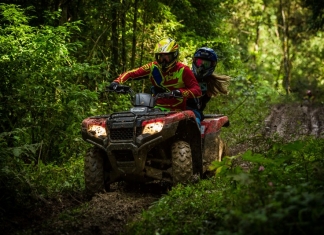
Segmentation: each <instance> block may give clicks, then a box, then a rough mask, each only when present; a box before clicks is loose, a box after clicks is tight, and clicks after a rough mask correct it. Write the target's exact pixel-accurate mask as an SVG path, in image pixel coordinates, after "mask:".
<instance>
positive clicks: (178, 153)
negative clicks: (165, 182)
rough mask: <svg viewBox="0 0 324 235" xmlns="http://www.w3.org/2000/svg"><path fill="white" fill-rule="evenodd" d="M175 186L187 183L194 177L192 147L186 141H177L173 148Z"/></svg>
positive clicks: (173, 178)
mask: <svg viewBox="0 0 324 235" xmlns="http://www.w3.org/2000/svg"><path fill="white" fill-rule="evenodd" d="M171 154H172V180H173V185H176V184H178V183H186V182H188V181H190V180H191V179H192V177H193V166H192V155H191V148H190V145H189V144H188V143H187V142H185V141H176V142H174V143H173V144H172V146H171Z"/></svg>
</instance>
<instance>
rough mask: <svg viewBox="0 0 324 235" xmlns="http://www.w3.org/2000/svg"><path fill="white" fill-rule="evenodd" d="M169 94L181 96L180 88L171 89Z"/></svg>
mask: <svg viewBox="0 0 324 235" xmlns="http://www.w3.org/2000/svg"><path fill="white" fill-rule="evenodd" d="M171 95H172V96H173V97H182V94H181V91H180V90H173V91H171Z"/></svg>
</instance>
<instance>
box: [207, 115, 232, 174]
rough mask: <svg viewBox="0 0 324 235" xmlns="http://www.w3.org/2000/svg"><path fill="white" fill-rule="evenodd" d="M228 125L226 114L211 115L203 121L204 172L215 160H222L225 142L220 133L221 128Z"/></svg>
mask: <svg viewBox="0 0 324 235" xmlns="http://www.w3.org/2000/svg"><path fill="white" fill-rule="evenodd" d="M228 125H229V120H228V117H227V116H224V115H209V116H207V118H205V120H204V121H202V122H201V136H202V139H203V146H204V148H203V149H204V150H203V171H204V172H206V171H208V170H209V166H210V164H211V163H212V162H213V161H221V157H222V151H223V148H224V142H223V141H222V140H221V138H220V136H219V135H220V130H221V128H222V127H223V126H228Z"/></svg>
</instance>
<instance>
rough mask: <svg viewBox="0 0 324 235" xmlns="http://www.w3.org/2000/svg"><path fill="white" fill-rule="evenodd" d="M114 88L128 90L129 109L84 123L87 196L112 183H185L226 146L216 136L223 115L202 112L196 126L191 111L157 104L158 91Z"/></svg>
mask: <svg viewBox="0 0 324 235" xmlns="http://www.w3.org/2000/svg"><path fill="white" fill-rule="evenodd" d="M114 91H115V92H118V93H123V94H130V96H131V97H132V100H133V102H132V104H133V107H132V108H131V109H130V110H129V111H124V112H116V113H112V114H107V115H100V116H93V117H89V118H86V119H85V120H83V122H82V129H81V130H82V138H83V139H84V140H85V141H87V142H89V143H91V144H93V145H94V146H93V147H92V148H90V149H89V150H88V152H87V154H86V156H85V164H84V176H85V185H86V191H87V193H88V194H89V195H94V194H95V193H97V192H100V191H103V190H104V189H105V190H109V186H110V184H111V183H113V182H118V181H133V182H143V183H144V182H152V181H154V180H161V181H163V182H169V183H171V184H172V185H175V184H177V183H185V182H187V181H190V180H192V179H194V178H197V176H198V177H199V178H200V177H203V176H204V175H205V174H206V172H208V166H209V164H210V163H211V162H212V161H215V160H218V161H220V160H221V158H222V156H223V155H224V151H225V149H226V147H225V144H224V143H223V141H222V140H221V139H220V138H219V134H220V130H221V127H222V126H228V125H229V120H228V117H227V116H224V115H205V119H204V120H203V121H202V122H201V127H200V128H199V126H198V124H197V122H196V117H195V114H194V113H193V112H192V111H190V110H186V111H181V112H175V111H169V112H165V111H161V109H159V108H155V101H156V99H158V98H159V97H169V98H173V97H170V93H161V94H158V95H157V96H155V97H153V96H152V95H150V94H146V93H137V94H134V92H133V91H132V90H131V89H130V87H128V86H123V85H119V86H118V87H117V88H116V90H114Z"/></svg>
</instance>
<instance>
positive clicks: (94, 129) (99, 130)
mask: <svg viewBox="0 0 324 235" xmlns="http://www.w3.org/2000/svg"><path fill="white" fill-rule="evenodd" d="M88 132H90V133H91V134H93V135H94V136H96V137H99V136H107V132H106V128H105V127H103V126H98V125H89V126H88Z"/></svg>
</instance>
